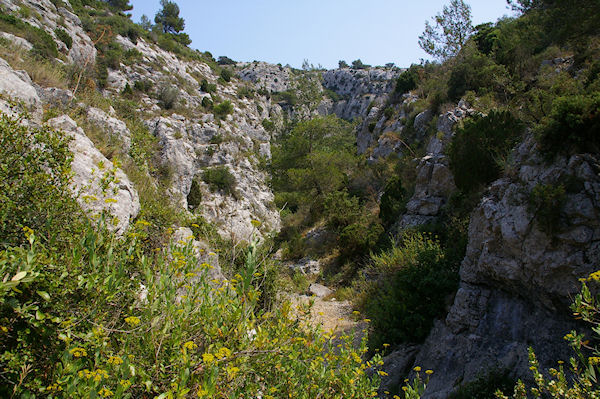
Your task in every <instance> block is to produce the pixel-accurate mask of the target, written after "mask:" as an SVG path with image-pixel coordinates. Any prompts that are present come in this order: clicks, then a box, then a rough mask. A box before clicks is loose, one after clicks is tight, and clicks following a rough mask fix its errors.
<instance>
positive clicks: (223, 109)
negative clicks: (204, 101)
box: [213, 100, 233, 118]
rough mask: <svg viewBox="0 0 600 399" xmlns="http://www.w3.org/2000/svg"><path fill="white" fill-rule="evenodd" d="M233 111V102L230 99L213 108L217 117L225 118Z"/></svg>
mask: <svg viewBox="0 0 600 399" xmlns="http://www.w3.org/2000/svg"><path fill="white" fill-rule="evenodd" d="M231 113H233V104H232V103H231V101H229V100H226V101H223V102H222V103H221V104H218V105H215V106H214V108H213V114H214V115H215V117H217V118H225V117H226V116H227V115H229V114H231Z"/></svg>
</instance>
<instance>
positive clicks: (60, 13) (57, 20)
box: [0, 0, 96, 66]
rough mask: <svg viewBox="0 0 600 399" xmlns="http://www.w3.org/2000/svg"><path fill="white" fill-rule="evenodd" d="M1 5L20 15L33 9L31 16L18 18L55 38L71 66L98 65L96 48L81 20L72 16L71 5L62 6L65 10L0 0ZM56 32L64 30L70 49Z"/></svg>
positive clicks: (41, 1) (26, 0)
mask: <svg viewBox="0 0 600 399" xmlns="http://www.w3.org/2000/svg"><path fill="white" fill-rule="evenodd" d="M0 4H1V5H3V6H4V7H6V8H7V9H8V10H10V11H12V12H14V13H18V12H19V9H20V8H21V7H22V6H24V7H27V8H28V9H30V10H31V11H32V12H31V15H30V16H27V17H23V16H22V15H20V16H19V17H20V18H21V19H23V20H24V21H25V22H27V23H28V24H30V25H33V26H35V27H37V28H40V29H43V30H45V31H46V32H47V33H48V34H49V35H50V36H52V37H53V38H54V39H55V41H56V44H57V45H58V50H59V51H60V52H61V53H63V54H64V55H65V56H66V57H67V59H68V60H69V61H70V62H74V63H76V64H79V65H81V66H83V65H85V64H89V65H93V63H94V62H95V60H96V47H95V46H94V43H93V41H92V39H90V37H89V36H88V35H87V34H86V33H85V31H84V29H83V27H82V24H81V20H80V19H79V17H78V16H77V15H75V14H74V13H73V9H72V7H71V5H70V3H69V2H68V1H64V2H62V4H63V6H61V7H58V8H57V7H56V6H55V5H54V4H53V3H52V2H51V1H50V0H20V1H17V0H0ZM57 28H60V29H63V30H64V31H65V32H67V33H68V34H69V36H71V38H72V39H73V44H72V46H71V48H70V49H69V48H68V47H67V46H66V44H64V43H63V42H62V41H60V39H58V38H57V36H56V33H55V30H56V29H57Z"/></svg>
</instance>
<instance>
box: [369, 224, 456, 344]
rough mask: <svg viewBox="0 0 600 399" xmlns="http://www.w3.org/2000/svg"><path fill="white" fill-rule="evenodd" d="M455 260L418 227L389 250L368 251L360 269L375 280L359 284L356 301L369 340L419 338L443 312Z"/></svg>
mask: <svg viewBox="0 0 600 399" xmlns="http://www.w3.org/2000/svg"><path fill="white" fill-rule="evenodd" d="M458 264H459V263H458V262H457V261H456V259H453V258H449V257H447V256H446V255H445V253H444V251H443V249H442V247H441V245H440V244H439V242H437V241H436V240H435V239H434V238H432V237H431V236H429V235H427V234H422V233H409V234H407V235H405V236H404V237H403V239H402V242H401V243H400V244H398V245H394V246H393V247H392V248H391V249H390V250H388V251H385V252H383V253H381V254H379V255H372V257H371V264H370V266H368V267H367V269H366V270H365V273H366V275H367V276H377V280H375V282H373V283H367V285H366V287H362V290H363V294H362V295H363V303H362V307H363V308H364V311H365V313H366V315H367V317H368V318H369V319H370V320H371V325H372V328H373V332H372V334H371V336H370V339H369V344H370V345H369V346H370V347H371V348H382V347H384V344H385V346H389V345H395V344H399V343H404V342H420V341H422V340H423V339H425V338H426V337H427V334H429V330H430V329H431V327H432V326H433V320H434V319H435V318H437V317H441V316H442V315H443V314H444V313H445V311H446V300H447V296H448V295H450V294H451V293H452V292H453V291H454V290H456V287H457V283H458ZM359 291H360V290H359Z"/></svg>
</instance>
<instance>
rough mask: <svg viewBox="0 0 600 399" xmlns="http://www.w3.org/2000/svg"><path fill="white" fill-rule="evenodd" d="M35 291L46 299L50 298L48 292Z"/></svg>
mask: <svg viewBox="0 0 600 399" xmlns="http://www.w3.org/2000/svg"><path fill="white" fill-rule="evenodd" d="M36 292H37V293H38V295H39V296H41V297H42V298H44V299H45V300H46V301H49V300H50V294H48V293H47V292H46V291H36Z"/></svg>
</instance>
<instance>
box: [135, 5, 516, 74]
mask: <svg viewBox="0 0 600 399" xmlns="http://www.w3.org/2000/svg"><path fill="white" fill-rule="evenodd" d="M175 2H176V3H177V4H178V5H179V8H180V9H181V13H180V16H182V17H183V18H184V19H185V32H187V33H188V34H189V35H190V37H191V39H192V40H193V43H192V44H191V47H193V48H197V49H199V50H202V51H207V50H208V51H210V52H211V53H212V54H213V55H214V56H215V58H216V57H218V56H220V55H226V56H228V57H230V58H233V59H234V60H236V61H253V60H259V61H267V62H272V63H275V64H276V63H282V64H284V65H285V64H290V65H292V66H294V67H300V66H301V65H302V61H303V60H304V59H308V60H309V61H310V62H311V63H313V64H314V65H317V64H321V65H323V66H324V67H327V68H334V67H337V64H338V60H345V61H347V62H348V63H350V62H352V61H353V60H355V59H358V58H360V59H361V60H362V61H363V62H364V63H365V64H371V65H384V64H386V63H388V62H394V63H395V64H396V65H398V66H409V65H410V64H411V63H413V62H416V63H418V62H419V60H420V59H421V58H425V59H427V58H428V57H427V54H425V53H424V52H423V51H422V50H421V49H420V48H419V45H418V37H419V35H420V34H421V32H423V28H424V25H425V21H426V20H428V19H430V18H431V17H432V16H434V15H435V14H437V13H438V12H440V11H441V9H442V7H443V6H444V4H447V3H449V2H450V0H420V1H419V0H417V1H415V0H368V1H365V0H295V1H293V0H221V1H214V0H212V1H211V0H209V1H201V0H176V1H175ZM467 3H469V4H470V5H471V9H472V15H473V22H474V24H475V25H476V24H478V23H482V22H490V21H492V22H493V21H496V20H497V19H498V18H500V17H502V16H503V15H511V11H510V10H509V9H508V8H507V4H506V0H470V1H467ZM131 4H132V5H133V7H134V9H133V11H132V14H133V20H134V21H135V22H138V21H139V19H140V17H141V15H142V14H146V15H148V17H150V19H151V20H152V21H154V15H155V14H156V12H157V11H158V10H159V8H160V1H159V0H131Z"/></svg>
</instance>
